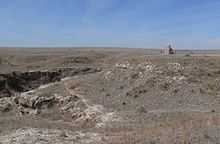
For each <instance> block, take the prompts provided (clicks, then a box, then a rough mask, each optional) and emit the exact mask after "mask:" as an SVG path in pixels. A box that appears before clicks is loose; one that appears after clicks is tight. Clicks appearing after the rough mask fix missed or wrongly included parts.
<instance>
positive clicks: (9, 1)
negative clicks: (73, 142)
mask: <svg viewBox="0 0 220 144" xmlns="http://www.w3.org/2000/svg"><path fill="white" fill-rule="evenodd" d="M169 42H171V43H173V45H174V46H175V47H178V48H220V0H0V46H120V47H147V48H152V47H163V46H165V45H167V43H169Z"/></svg>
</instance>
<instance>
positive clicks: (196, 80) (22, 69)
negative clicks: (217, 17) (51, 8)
mask: <svg viewBox="0 0 220 144" xmlns="http://www.w3.org/2000/svg"><path fill="white" fill-rule="evenodd" d="M219 90H220V51H218V50H215V51H214V50H213V51H211V50H209V51H205V50H203V51H199V50H194V51H190V50H177V53H176V54H175V55H164V54H161V50H160V49H132V48H130V49H128V48H0V144H24V143H25V144H69V143H73V144H219V143H220V91H219Z"/></svg>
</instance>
